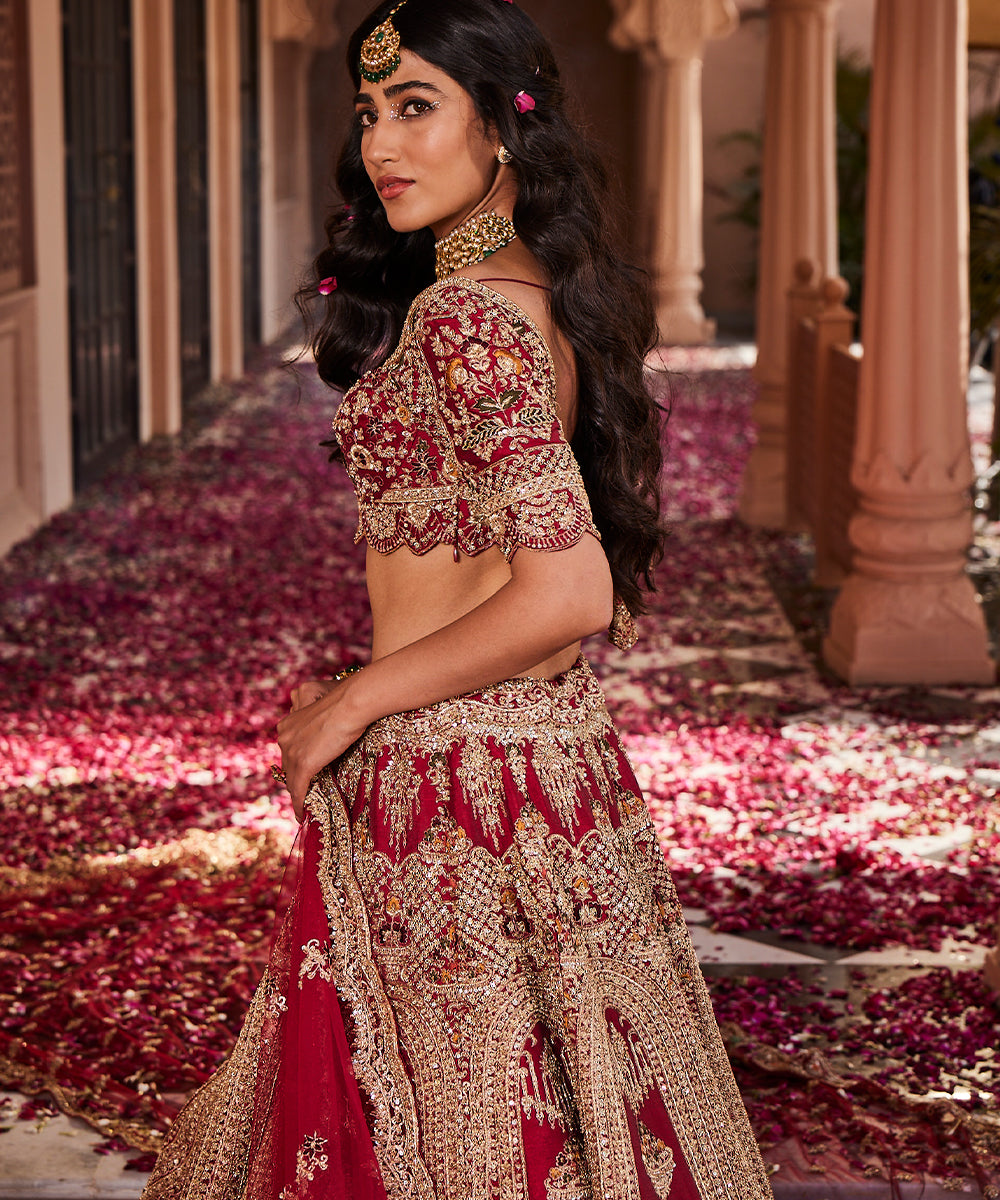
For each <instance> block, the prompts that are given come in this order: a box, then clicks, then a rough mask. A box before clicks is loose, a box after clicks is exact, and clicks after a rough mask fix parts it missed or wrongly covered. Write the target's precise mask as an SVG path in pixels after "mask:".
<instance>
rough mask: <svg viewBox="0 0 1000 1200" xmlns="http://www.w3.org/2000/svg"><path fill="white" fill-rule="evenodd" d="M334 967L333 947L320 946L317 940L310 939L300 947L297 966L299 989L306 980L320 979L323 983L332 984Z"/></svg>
mask: <svg viewBox="0 0 1000 1200" xmlns="http://www.w3.org/2000/svg"><path fill="white" fill-rule="evenodd" d="M334 967H335V959H334V953H333V946H331V945H326V946H321V945H320V944H319V941H318V939H316V938H312V939H311V940H310V941H308V942H306V944H305V945H304V946H303V947H302V962H301V963H300V964H299V987H300V988H301V987H302V984H303V983H304V981H305V980H307V979H322V980H323V982H324V983H332V982H333V977H334Z"/></svg>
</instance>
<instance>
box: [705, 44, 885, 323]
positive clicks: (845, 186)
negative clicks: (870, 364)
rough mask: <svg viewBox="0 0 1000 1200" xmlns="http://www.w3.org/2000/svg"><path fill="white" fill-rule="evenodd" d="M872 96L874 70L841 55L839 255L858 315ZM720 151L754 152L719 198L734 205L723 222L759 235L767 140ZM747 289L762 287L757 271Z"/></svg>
mask: <svg viewBox="0 0 1000 1200" xmlns="http://www.w3.org/2000/svg"><path fill="white" fill-rule="evenodd" d="M870 91H871V68H870V67H869V66H868V65H867V64H866V63H865V62H864V61H863V60H862V59H861V58H860V57H859V56H857V55H853V54H844V55H841V56H840V57H839V58H838V60H837V75H836V101H837V104H836V108H837V151H836V152H837V190H838V197H839V200H838V213H837V226H838V234H839V236H838V242H839V245H838V252H839V256H840V273H841V274H842V275H843V276H844V278H845V279H846V280H847V282H848V284H849V285H850V288H851V302H852V305H853V306H854V307H855V308H856V309H857V310H858V311H860V295H861V287H862V282H863V275H864V241H865V187H866V183H867V178H868V98H869V93H870ZM719 145H720V146H741V147H747V148H749V150H750V151H751V152H752V153H751V157H750V160H749V161H748V162H747V163H746V165H745V166H744V167H743V169H742V170H741V171H740V173H739V174H738V175H737V176H736V177H735V179H732V180H730V182H729V183H727V184H726V185H725V186H723V187H717V188H715V189H714V191H715V194H717V195H720V196H722V198H723V199H724V200H726V201H727V203H728V208H727V209H726V211H725V212H724V213H723V214H722V215H721V216H720V217H719V220H720V221H735V222H737V223H738V224H740V225H743V226H745V227H746V228H748V229H752V230H753V231H754V233H758V232H759V231H760V190H761V179H760V156H761V149H762V147H763V136H762V134H761V133H760V132H759V131H755V130H752V129H739V130H736V131H735V132H733V133H728V134H726V135H725V136H724V137H722V138H720V139H719ZM747 285H748V287H749V288H750V290H753V288H755V287H756V285H757V279H756V271H754V272H753V273H752V274H751V276H750V278H748V279H747Z"/></svg>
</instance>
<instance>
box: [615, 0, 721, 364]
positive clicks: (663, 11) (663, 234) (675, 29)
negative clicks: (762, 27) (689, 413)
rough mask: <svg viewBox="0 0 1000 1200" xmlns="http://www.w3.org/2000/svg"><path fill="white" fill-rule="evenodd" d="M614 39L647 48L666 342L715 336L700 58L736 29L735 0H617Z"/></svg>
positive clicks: (653, 206)
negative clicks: (707, 272) (707, 289)
mask: <svg viewBox="0 0 1000 1200" xmlns="http://www.w3.org/2000/svg"><path fill="white" fill-rule="evenodd" d="M615 8H616V10H617V13H618V16H617V20H616V22H615V24H614V26H613V28H612V30H611V34H610V37H611V40H612V42H614V44H615V45H617V46H620V47H622V48H623V49H638V50H639V51H640V52H641V54H642V61H643V68H642V69H643V83H644V89H643V90H644V97H645V104H644V118H645V129H644V144H645V153H644V155H643V175H644V180H643V196H644V201H645V204H646V207H647V212H646V214H645V215H646V218H647V226H646V228H647V236H646V239H645V241H646V252H647V254H648V258H649V264H650V267H651V270H652V274H653V281H654V287H655V291H656V302H657V319H658V321H659V325H660V337H661V339H662V340H663V341H664V342H671V343H674V344H678V343H680V344H693V343H698V342H705V341H708V340H710V339H711V338H712V337H713V336H714V334H715V324H714V322H712V321H708V320H706V318H705V313H704V311H703V310H702V307H701V300H700V296H701V272H702V268H703V267H704V265H705V260H704V253H703V247H702V200H703V194H704V172H703V167H702V122H701V64H702V56H703V54H704V48H705V43H706V41H708V40H709V39H711V38H715V37H722V36H724V35H725V34H728V33H730V32H732V30H733V29H735V27H736V24H737V19H738V18H737V15H736V10H735V7H734V5H733V3H732V0H669V2H668V0H618V3H616V4H615Z"/></svg>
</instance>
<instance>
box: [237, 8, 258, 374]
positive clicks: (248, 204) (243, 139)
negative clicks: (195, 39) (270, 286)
mask: <svg viewBox="0 0 1000 1200" xmlns="http://www.w3.org/2000/svg"><path fill="white" fill-rule="evenodd" d="M257 13H258V8H257V0H240V168H241V185H242V208H243V213H242V217H243V221H242V241H243V247H242V249H243V255H242V257H243V347H244V353H245V352H246V351H247V350H249V349H250V347H252V346H257V345H259V344H260V335H261V328H260V100H259V89H260V75H259V71H258V63H259V46H258V39H259V37H260V29H259V25H258V15H257Z"/></svg>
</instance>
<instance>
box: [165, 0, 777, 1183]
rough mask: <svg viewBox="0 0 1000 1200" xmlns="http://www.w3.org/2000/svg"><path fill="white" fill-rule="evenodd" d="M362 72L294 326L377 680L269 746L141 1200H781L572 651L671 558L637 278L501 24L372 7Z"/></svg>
mask: <svg viewBox="0 0 1000 1200" xmlns="http://www.w3.org/2000/svg"><path fill="white" fill-rule="evenodd" d="M349 68H350V70H351V73H352V76H353V79H354V84H355V87H356V91H357V95H356V97H355V101H354V107H355V114H356V121H355V124H354V128H353V130H352V132H351V134H350V136H349V138H348V140H347V144H346V145H345V147H344V149H343V152H342V155H341V158H340V164H339V169H338V174H337V183H338V186H339V188H340V191H341V194H342V196H343V199H344V201H345V203H344V205H343V207H341V208H339V209H338V210H337V211H336V212H335V213H334V214H333V216H332V217H331V218H330V220H329V221H328V224H327V233H328V245H327V246H326V248H325V249H324V250H323V251H322V252H321V253H320V254H319V256H318V259H317V263H316V283H314V284H312V285H310V287H309V288H308V289H306V295H305V302H306V304H307V306H308V303H309V302H311V301H313V300H315V301H317V302H318V303H319V305H320V308H321V313H320V320H319V323H318V325H317V326H316V327H315V330H314V337H313V350H314V352H315V356H316V361H317V364H318V368H319V372H320V375H321V376H322V377H323V379H325V380H326V381H327V382H328V383H330V384H331V385H333V386H334V387H337V388H343V389H346V392H345V395H344V399H343V402H342V404H341V406H340V408H339V410H338V411H337V413H336V417H335V419H334V435H335V451H334V453H335V455H336V456H338V457H340V458H341V459H342V460H343V462H344V464H345V465H346V468H347V470H348V472H349V473H350V476H351V479H352V481H353V483H354V486H355V489H356V492H357V499H358V512H359V523H358V538H359V539H364V541H365V543H366V545H367V580H368V590H369V594H370V599H371V606H372V613H373V622H374V623H373V628H374V636H373V642H372V648H371V656H370V662H369V663H368V664H367V665H365V666H364V667H363V668H362V669H360V670H355V671H351V672H344V673H341V674H339V675H338V676H336V677H335V678H334V679H327V680H313V681H307V682H303V683H301V684H300V685H299V686H298V687H297V688H296V689H295V690H294V692H293V693H292V710H291V712H290V713H289V714H288V715H287V716H286V717H284V719H282V720H281V722H280V723H279V725H278V742H279V744H280V747H281V756H282V764H281V765H282V772H283V774H281V776H280V777H281V778H283V780H284V781H285V782H286V783H287V787H288V790H289V792H290V794H291V799H292V803H293V806H294V808H295V812H296V815H297V816H298V817H299V819H300V820H301V821H302V822H303V825H302V830H301V833H300V837H299V842H298V858H297V866H296V873H295V877H294V878H295V882H294V887H293V891H292V898H291V900H290V902H289V904H288V907H287V909H286V911H285V913H284V916H283V918H282V920H281V922H280V924H279V928H278V932H277V934H276V936H275V942H274V945H273V948H272V953H271V958H270V961H269V965H268V968H267V970H266V972H265V974H264V977H263V979H262V980H261V983H260V985H259V987H258V989H257V992H256V995H255V997H254V1000H253V1004H252V1006H251V1009H250V1012H249V1014H248V1016H247V1020H246V1024H245V1026H244V1029H243V1031H242V1033H241V1035H240V1038H239V1041H238V1043H237V1045H236V1047H235V1049H234V1051H233V1053H232V1055H231V1056H230V1058H229V1059H228V1060H227V1062H226V1063H225V1064H224V1065H223V1067H222V1068H221V1069H220V1070H219V1072H218V1073H217V1074H216V1075H215V1076H214V1077H213V1078H212V1079H211V1080H210V1081H209V1082H208V1083H207V1084H206V1085H205V1086H204V1087H203V1088H202V1089H201V1090H200V1091H199V1092H197V1093H196V1094H195V1095H194V1096H193V1097H192V1099H191V1100H190V1102H189V1104H188V1106H187V1107H186V1108H185V1109H184V1111H183V1112H182V1114H181V1115H180V1116H179V1117H178V1119H177V1121H176V1122H175V1124H174V1127H173V1129H172V1130H171V1133H170V1134H169V1136H168V1139H167V1142H166V1145H165V1148H164V1150H163V1153H162V1154H161V1156H160V1160H159V1163H158V1165H157V1168H156V1171H155V1172H154V1174H153V1176H152V1178H151V1180H150V1183H149V1185H148V1188H147V1192H146V1196H147V1198H148V1200H158V1198H160V1197H164V1198H166V1197H170V1198H173V1197H182V1196H185V1197H186V1196H191V1197H194V1196H197V1197H204V1198H214V1197H219V1198H223V1197H225V1198H235V1197H240V1196H247V1197H253V1198H255V1200H256V1198H264V1197H268V1198H274V1200H291V1198H292V1197H311V1196H315V1197H351V1198H352V1200H356V1198H362V1197H364V1198H369V1197H370V1198H374V1197H379V1198H384V1197H388V1198H391V1200H396V1198H397V1197H399V1198H402V1197H407V1198H409V1197H420V1198H426V1200H431V1198H436V1200H473V1198H475V1200H479V1198H482V1200H515V1198H516V1200H655V1198H659V1200H665V1198H666V1197H667V1196H670V1197H671V1200H695V1198H698V1197H701V1198H703V1200H709V1198H710V1197H711V1198H716V1197H719V1198H721V1197H727V1198H729V1200H738V1198H739V1200H741V1198H751V1197H753V1198H755V1200H756V1198H763V1197H766V1196H769V1195H770V1189H769V1186H768V1184H767V1181H766V1177H765V1173H764V1169H763V1166H762V1163H761V1159H760V1156H759V1153H758V1150H757V1147H756V1145H755V1143H754V1140H753V1137H752V1134H751V1131H750V1127H749V1124H748V1122H747V1118H746V1113H745V1111H744V1109H743V1106H742V1103H741V1101H740V1097H739V1094H738V1092H737V1089H736V1086H735V1083H734V1080H733V1076H732V1073H731V1071H730V1067H729V1064H728V1061H727V1059H726V1055H725V1051H724V1049H723V1046H722V1042H721V1039H720V1037H719V1033H718V1029H717V1027H716V1025H715V1022H714V1019H713V1015H712V1009H711V1005H710V1003H709V1000H708V995H707V992H706V989H705V986H704V983H703V980H702V977H701V974H700V972H699V969H698V965H697V962H696V960H695V957H694V954H693V952H692V948H691V943H690V940H689V938H688V934H687V931H686V928H685V925H684V921H683V918H682V915H681V910H680V906H679V904H678V900H677V895H676V892H675V890H674V887H673V884H672V881H671V879H670V876H669V873H668V871H667V868H666V865H665V861H664V858H663V855H662V854H661V852H660V850H659V849H658V847H657V843H656V837H655V834H654V832H653V829H652V826H651V823H650V819H649V816H648V814H647V811H646V808H645V805H644V803H643V800H642V798H641V795H640V793H639V789H638V786H637V784H636V781H635V778H634V776H633V773H632V770H631V768H630V766H629V763H628V761H627V759H626V756H625V753H624V751H623V750H622V747H621V745H620V744H619V740H618V737H617V735H616V732H615V729H614V727H613V725H612V723H611V720H610V718H609V717H608V713H607V711H606V708H605V705H604V700H603V696H602V694H601V689H600V687H599V685H598V683H597V681H596V679H595V678H594V676H593V674H592V673H591V671H590V668H589V666H588V665H587V662H586V659H585V658H583V657H582V656H581V654H580V641H581V639H582V638H584V637H587V636H588V635H591V634H593V633H595V632H598V631H600V630H602V629H608V627H609V626H610V631H609V636H610V637H611V639H612V640H613V641H614V642H615V643H616V644H617V645H619V646H620V647H622V648H623V649H627V648H628V647H629V646H630V645H631V644H632V642H633V641H634V639H635V632H634V627H633V623H632V616H633V615H634V614H638V613H640V612H641V611H642V606H643V590H644V589H646V588H648V587H650V586H651V583H652V570H653V568H654V566H655V565H656V563H657V561H658V560H659V559H660V557H661V554H662V545H663V531H662V527H661V524H660V519H659V498H658V472H659V467H660V442H659V412H658V410H657V406H656V405H655V404H654V403H653V402H652V401H651V400H650V398H649V396H648V394H647V392H646V390H645V387H644V384H643V359H644V356H645V354H646V353H647V352H648V350H649V349H650V347H651V346H652V345H653V344H654V340H655V322H654V319H653V316H652V306H651V301H650V298H649V295H648V292H647V286H646V282H645V279H644V277H643V276H642V274H641V273H640V272H638V271H636V270H635V269H634V268H632V267H630V266H629V265H627V263H626V262H624V261H623V259H622V258H621V257H620V255H619V252H618V250H617V249H616V243H615V238H614V236H613V234H614V229H613V214H612V213H611V212H609V208H608V199H607V195H608V188H607V179H606V176H605V174H604V172H603V169H602V168H601V166H600V164H599V161H598V160H597V158H596V157H595V155H594V152H593V151H592V149H591V148H590V146H589V145H588V143H587V141H586V140H585V138H584V136H583V134H582V133H581V130H580V129H579V127H578V126H577V125H575V124H574V123H573V121H572V120H571V119H570V117H569V116H568V115H567V109H566V102H565V98H564V95H563V91H562V88H561V86H560V82H559V75H558V69H557V67H556V64H555V62H554V60H553V57H552V53H551V51H550V50H549V48H548V46H547V44H546V43H545V41H544V40H543V39H542V37H541V35H540V34H539V32H538V30H537V29H536V28H535V26H534V24H533V23H532V22H531V21H530V20H529V18H528V17H527V16H525V14H524V13H523V12H522V11H521V10H520V9H519V8H518V7H516V6H515V5H514V4H512V3H508V2H507V0H400V2H399V3H396V4H395V5H394V6H390V5H389V4H382V5H381V6H380V7H379V8H377V9H376V10H375V11H374V12H373V13H371V14H370V15H369V16H368V17H367V18H366V19H365V20H364V21H363V22H362V24H361V25H360V27H359V28H358V29H357V31H356V32H355V34H354V36H353V38H352V40H351V43H350V49H349ZM622 118H623V120H624V119H627V116H626V114H624V113H623V114H622ZM317 503H323V499H322V497H318V498H317ZM335 602H336V598H335V597H331V603H335ZM316 619H317V621H322V619H323V618H322V613H317V614H316ZM275 769H276V770H277V768H275Z"/></svg>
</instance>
